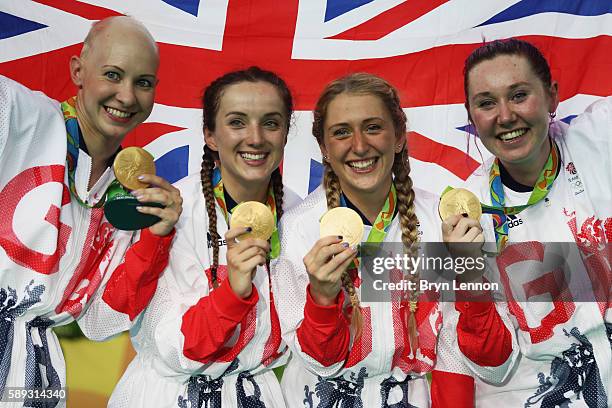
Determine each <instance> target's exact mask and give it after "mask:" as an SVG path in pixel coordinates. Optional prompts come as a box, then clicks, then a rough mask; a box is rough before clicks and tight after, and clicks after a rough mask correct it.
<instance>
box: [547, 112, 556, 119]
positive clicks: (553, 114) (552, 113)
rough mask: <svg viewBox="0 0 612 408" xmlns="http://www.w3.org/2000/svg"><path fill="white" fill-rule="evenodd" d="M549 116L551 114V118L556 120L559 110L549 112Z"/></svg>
mask: <svg viewBox="0 0 612 408" xmlns="http://www.w3.org/2000/svg"><path fill="white" fill-rule="evenodd" d="M548 116H550V120H554V119H555V118H556V117H557V112H549V113H548Z"/></svg>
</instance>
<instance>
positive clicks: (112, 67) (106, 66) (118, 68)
mask: <svg viewBox="0 0 612 408" xmlns="http://www.w3.org/2000/svg"><path fill="white" fill-rule="evenodd" d="M107 69H114V70H116V71H121V73H125V71H124V70H123V69H122V68H121V67H118V66H116V65H103V66H102V70H107ZM138 78H153V79H155V78H157V76H156V75H155V74H142V75H139V76H138Z"/></svg>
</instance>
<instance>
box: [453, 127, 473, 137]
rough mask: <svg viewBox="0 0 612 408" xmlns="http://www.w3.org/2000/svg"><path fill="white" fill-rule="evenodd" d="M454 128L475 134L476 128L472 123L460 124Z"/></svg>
mask: <svg viewBox="0 0 612 408" xmlns="http://www.w3.org/2000/svg"><path fill="white" fill-rule="evenodd" d="M455 129H457V130H460V131H462V132H466V133H469V134H470V135H474V136H476V128H475V127H474V125H472V124H469V125H465V126H461V127H458V128H455Z"/></svg>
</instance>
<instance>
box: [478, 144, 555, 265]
mask: <svg viewBox="0 0 612 408" xmlns="http://www.w3.org/2000/svg"><path fill="white" fill-rule="evenodd" d="M558 170H559V151H558V150H557V145H556V144H555V143H554V142H551V149H550V154H549V156H548V160H547V161H546V164H545V165H544V168H543V169H542V171H541V172H540V175H539V176H538V180H537V181H536V183H535V185H534V187H533V191H532V192H531V195H530V196H529V200H527V204H524V205H518V206H514V207H505V205H504V204H505V195H504V186H503V184H502V181H501V175H500V170H499V159H497V158H496V159H495V161H494V162H493V166H492V167H491V172H490V173H489V188H490V191H491V203H492V204H493V205H492V206H488V205H482V212H483V213H488V214H492V216H493V226H494V229H495V242H496V243H497V252H498V253H501V251H503V249H504V248H505V247H506V244H507V243H508V230H509V228H508V217H507V216H508V215H514V214H518V213H520V212H521V211H523V210H524V209H526V208H528V207H531V206H532V205H534V204H537V203H539V202H540V201H542V200H543V199H544V198H545V197H546V196H547V195H548V192H549V191H550V189H551V188H552V185H553V183H554V181H555V177H556V176H557V172H558Z"/></svg>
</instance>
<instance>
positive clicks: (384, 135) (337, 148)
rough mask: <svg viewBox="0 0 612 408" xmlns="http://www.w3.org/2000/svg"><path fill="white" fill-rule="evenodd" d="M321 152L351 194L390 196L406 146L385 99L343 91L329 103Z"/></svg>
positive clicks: (342, 186) (345, 189)
mask: <svg viewBox="0 0 612 408" xmlns="http://www.w3.org/2000/svg"><path fill="white" fill-rule="evenodd" d="M320 147H321V152H322V154H323V155H324V156H327V161H328V162H329V165H330V166H331V167H332V169H333V171H334V173H335V174H336V175H337V176H338V180H339V181H340V186H341V188H342V191H343V192H344V193H346V194H348V195H349V197H350V196H353V197H354V196H359V195H363V194H375V195H376V196H377V197H378V196H380V195H384V196H386V195H387V193H388V191H389V188H390V185H391V170H392V168H393V160H394V157H395V153H396V152H398V151H400V150H401V148H402V147H403V141H402V135H396V132H395V128H394V125H393V120H392V118H391V115H390V114H389V112H388V110H387V108H386V107H385V105H384V104H383V102H382V101H381V100H380V99H379V98H378V97H376V96H374V95H369V94H351V93H341V94H339V95H338V96H336V97H335V98H334V99H333V100H331V102H330V103H329V105H328V108H327V113H326V115H325V118H324V122H323V144H322V145H321V146H320Z"/></svg>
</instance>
